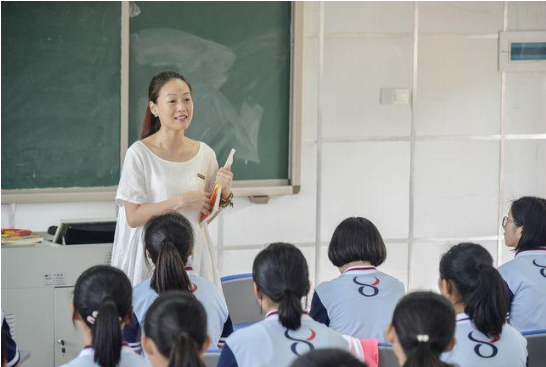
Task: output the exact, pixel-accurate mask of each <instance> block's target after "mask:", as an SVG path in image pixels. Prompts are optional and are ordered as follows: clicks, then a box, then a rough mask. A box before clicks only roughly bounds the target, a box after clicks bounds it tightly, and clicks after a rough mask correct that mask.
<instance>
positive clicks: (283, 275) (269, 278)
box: [252, 242, 309, 330]
mask: <svg viewBox="0 0 546 367" xmlns="http://www.w3.org/2000/svg"><path fill="white" fill-rule="evenodd" d="M252 276H253V278H254V283H256V287H257V288H258V291H260V292H261V293H262V294H265V295H266V296H267V297H269V298H270V299H271V300H272V301H273V302H275V303H279V321H280V322H281V324H282V325H283V326H284V327H285V328H288V329H290V330H297V329H299V327H300V326H301V315H302V314H303V309H302V307H301V299H302V298H303V296H304V295H306V294H307V292H309V270H308V268H307V261H306V260H305V257H304V256H303V254H302V252H301V251H300V250H299V249H298V248H297V247H296V246H294V245H291V244H288V243H280V242H279V243H273V244H271V245H269V246H267V247H266V248H265V249H264V250H262V251H261V252H260V253H259V254H258V255H257V256H256V259H254V264H253V265H252Z"/></svg>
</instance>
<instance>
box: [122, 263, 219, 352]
mask: <svg viewBox="0 0 546 367" xmlns="http://www.w3.org/2000/svg"><path fill="white" fill-rule="evenodd" d="M186 271H187V272H188V276H189V278H190V281H191V282H192V284H193V295H194V296H195V298H197V299H198V300H199V301H200V302H201V304H202V305H203V307H204V308H205V311H206V312H207V332H208V335H209V336H210V338H211V346H213V347H215V346H216V345H217V344H218V341H219V340H220V336H221V335H222V330H223V329H224V324H225V323H226V321H227V318H228V308H227V305H226V300H225V299H224V295H223V294H222V293H221V292H220V290H219V289H218V287H216V285H214V284H212V283H211V282H209V281H207V280H206V279H204V278H203V277H201V276H199V275H196V274H194V273H193V271H192V270H191V268H186ZM151 280H152V279H151V278H149V279H146V280H145V281H143V282H142V283H140V284H139V285H137V286H136V287H134V288H133V310H134V312H135V315H136V317H137V319H138V322H139V324H140V328H141V329H142V328H143V327H144V319H145V317H146V312H148V309H149V308H150V306H151V305H152V303H154V301H155V300H156V298H157V297H158V295H157V293H156V292H155V291H154V290H153V289H152V288H151V287H150V283H151Z"/></svg>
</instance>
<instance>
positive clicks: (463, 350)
mask: <svg viewBox="0 0 546 367" xmlns="http://www.w3.org/2000/svg"><path fill="white" fill-rule="evenodd" d="M455 338H456V339H457V343H456V344H455V347H454V348H453V350H452V351H451V352H448V353H443V354H442V360H443V361H444V362H447V363H450V364H455V365H457V366H459V367H525V366H526V364H527V340H525V338H524V337H523V336H522V335H521V333H520V332H519V331H517V330H516V329H514V328H513V327H512V326H510V325H508V324H504V326H503V327H502V333H501V336H500V338H493V339H492V338H490V337H488V336H487V335H485V334H483V333H482V332H480V331H479V330H478V329H476V327H475V326H474V324H473V323H472V322H471V321H470V318H469V317H468V315H467V314H465V313H461V314H458V315H457V326H456V329H455Z"/></svg>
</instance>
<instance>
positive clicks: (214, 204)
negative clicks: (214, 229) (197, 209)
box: [199, 149, 235, 225]
mask: <svg viewBox="0 0 546 367" xmlns="http://www.w3.org/2000/svg"><path fill="white" fill-rule="evenodd" d="M234 155H235V149H231V152H230V153H229V156H228V158H227V160H226V164H224V167H226V168H229V167H231V165H232V164H233V156H234ZM221 197H222V188H221V187H219V186H218V184H214V190H213V191H212V195H211V196H210V206H211V209H210V210H209V211H208V212H207V213H206V214H201V218H200V219H199V222H200V223H201V225H204V224H205V223H206V224H209V223H210V222H212V221H213V220H214V218H216V216H217V215H218V214H219V213H220V198H221Z"/></svg>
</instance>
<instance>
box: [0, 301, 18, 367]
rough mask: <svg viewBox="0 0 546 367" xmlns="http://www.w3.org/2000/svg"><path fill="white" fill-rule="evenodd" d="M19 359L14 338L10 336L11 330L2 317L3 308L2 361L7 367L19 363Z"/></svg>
mask: <svg viewBox="0 0 546 367" xmlns="http://www.w3.org/2000/svg"><path fill="white" fill-rule="evenodd" d="M4 347H5V349H4ZM19 360H20V356H19V350H18V349H17V344H15V340H13V338H12V337H11V331H10V328H9V325H8V322H7V321H6V318H5V317H4V310H2V363H4V362H5V363H6V366H7V367H13V366H16V365H17V364H18V363H19Z"/></svg>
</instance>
